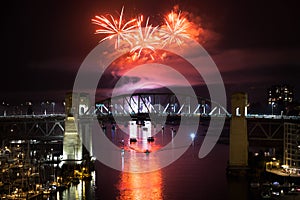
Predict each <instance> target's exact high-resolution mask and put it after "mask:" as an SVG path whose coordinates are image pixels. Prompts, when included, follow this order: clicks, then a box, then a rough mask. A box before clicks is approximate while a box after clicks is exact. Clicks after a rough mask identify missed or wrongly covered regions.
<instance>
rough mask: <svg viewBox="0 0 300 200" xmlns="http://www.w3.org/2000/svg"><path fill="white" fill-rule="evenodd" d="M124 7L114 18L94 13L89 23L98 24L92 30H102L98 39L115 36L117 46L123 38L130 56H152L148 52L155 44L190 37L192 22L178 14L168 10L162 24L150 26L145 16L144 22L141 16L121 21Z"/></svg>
mask: <svg viewBox="0 0 300 200" xmlns="http://www.w3.org/2000/svg"><path fill="white" fill-rule="evenodd" d="M123 11H124V7H123V8H122V10H121V13H120V16H119V19H118V20H115V18H114V17H113V16H112V15H108V18H106V17H104V16H95V18H94V19H92V23H93V24H96V25H98V26H99V28H98V29H97V30H96V31H95V33H96V34H106V35H107V36H106V37H104V38H103V39H102V40H101V41H100V42H102V41H104V40H107V39H112V38H114V37H116V41H115V48H116V49H118V48H119V47H120V43H121V42H125V43H126V44H127V46H128V47H129V48H130V50H129V52H130V53H131V54H132V59H136V58H139V57H140V56H141V54H142V53H143V55H149V56H150V57H151V58H152V59H154V58H153V55H152V53H154V52H155V49H156V48H163V47H164V46H165V45H169V44H173V43H175V44H177V45H178V46H181V45H182V44H183V41H184V39H186V38H190V37H191V36H192V35H193V34H189V32H193V31H195V30H190V29H193V28H194V27H193V26H190V24H191V23H190V22H189V21H188V20H187V19H186V18H185V17H184V16H183V15H182V14H181V12H179V13H175V12H174V11H172V12H171V13H169V14H168V15H166V17H165V19H164V23H165V24H163V25H162V26H153V25H152V24H150V23H149V17H148V18H147V20H146V23H145V26H144V27H143V26H142V23H143V16H140V17H139V18H135V19H132V20H130V21H127V22H126V21H125V20H124V19H123V18H124V17H123Z"/></svg>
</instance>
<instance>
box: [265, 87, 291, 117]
mask: <svg viewBox="0 0 300 200" xmlns="http://www.w3.org/2000/svg"><path fill="white" fill-rule="evenodd" d="M293 101H294V88H293V87H292V86H289V85H273V86H272V87H271V88H269V89H268V104H269V111H270V113H272V115H273V114H276V115H279V114H287V106H288V105H290V104H291V103H292V102H293Z"/></svg>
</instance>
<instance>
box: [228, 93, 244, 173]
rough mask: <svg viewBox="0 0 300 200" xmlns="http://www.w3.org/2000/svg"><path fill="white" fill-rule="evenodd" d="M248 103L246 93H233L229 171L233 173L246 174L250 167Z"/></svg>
mask: <svg viewBox="0 0 300 200" xmlns="http://www.w3.org/2000/svg"><path fill="white" fill-rule="evenodd" d="M247 105H248V95H247V94H246V93H235V94H233V95H232V97H231V112H232V117H231V122H230V143H229V144H230V147H229V148H230V150H229V166H228V173H230V174H233V175H243V174H246V172H247V169H248V135H247V120H246V115H247Z"/></svg>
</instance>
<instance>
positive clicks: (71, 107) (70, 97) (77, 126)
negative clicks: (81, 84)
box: [63, 93, 92, 164]
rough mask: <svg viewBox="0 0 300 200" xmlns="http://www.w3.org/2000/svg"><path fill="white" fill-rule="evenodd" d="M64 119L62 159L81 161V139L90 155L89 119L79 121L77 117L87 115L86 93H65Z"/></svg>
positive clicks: (72, 161)
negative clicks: (84, 121)
mask: <svg viewBox="0 0 300 200" xmlns="http://www.w3.org/2000/svg"><path fill="white" fill-rule="evenodd" d="M65 102H66V105H65V106H66V107H65V112H66V119H65V132H64V141H63V160H64V163H76V164H79V163H81V161H82V159H83V149H84V148H83V141H84V143H85V144H89V145H88V146H85V149H86V150H87V151H88V153H89V155H92V145H91V144H92V138H91V131H90V126H89V124H88V123H89V120H87V122H86V123H81V122H79V121H80V120H78V121H77V120H76V119H78V117H80V116H83V115H87V114H88V113H87V112H88V110H89V108H90V101H89V96H88V94H73V93H68V94H67V95H66V99H65Z"/></svg>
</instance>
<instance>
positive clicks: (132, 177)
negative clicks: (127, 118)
mask: <svg viewBox="0 0 300 200" xmlns="http://www.w3.org/2000/svg"><path fill="white" fill-rule="evenodd" d="M128 132H129V138H137V141H138V142H136V143H130V142H129V143H128V149H126V150H128V151H129V155H128V156H126V157H125V154H124V155H123V157H122V164H123V167H125V168H127V169H129V171H139V169H144V168H145V165H147V168H148V169H151V168H156V167H157V166H158V165H159V160H157V159H155V158H152V157H151V155H149V153H147V151H149V152H151V151H153V150H154V151H155V149H158V148H159V145H158V144H157V143H156V142H148V140H147V139H148V138H149V137H151V136H152V135H155V134H156V128H155V127H153V126H152V125H151V122H147V123H146V124H145V126H139V125H136V124H135V122H129V127H128ZM150 159H151V162H150ZM117 188H118V190H119V192H120V195H119V197H117V199H120V200H125V199H163V194H162V172H161V170H158V171H154V172H149V173H128V172H122V173H120V178H119V182H118V184H117Z"/></svg>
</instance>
